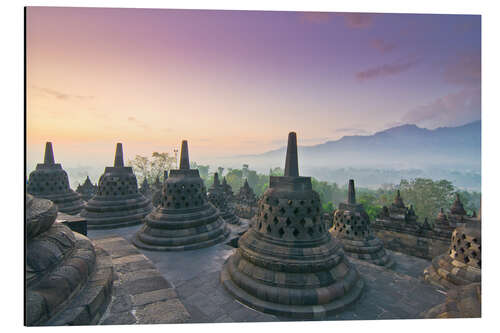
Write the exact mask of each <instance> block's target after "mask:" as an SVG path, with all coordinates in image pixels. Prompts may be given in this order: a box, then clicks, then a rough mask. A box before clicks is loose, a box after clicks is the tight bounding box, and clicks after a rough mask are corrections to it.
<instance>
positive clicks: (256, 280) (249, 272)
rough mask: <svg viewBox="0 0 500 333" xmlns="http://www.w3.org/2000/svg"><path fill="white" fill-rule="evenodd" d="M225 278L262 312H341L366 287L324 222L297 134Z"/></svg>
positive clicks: (305, 315) (311, 315)
mask: <svg viewBox="0 0 500 333" xmlns="http://www.w3.org/2000/svg"><path fill="white" fill-rule="evenodd" d="M221 281H222V283H223V285H224V287H225V288H226V289H227V290H228V291H229V293H230V294H231V295H232V296H233V297H235V298H236V299H237V300H238V301H240V302H242V303H244V304H246V305H248V306H250V307H252V308H254V309H256V310H258V311H262V312H266V313H271V314H274V315H278V316H288V317H292V318H297V319H299V318H300V319H322V318H324V317H325V316H327V315H329V314H332V313H335V312H338V311H342V310H343V309H344V308H345V307H346V306H348V305H349V304H351V303H353V302H354V301H355V300H356V299H357V298H358V297H359V296H360V294H361V292H362V290H363V286H364V282H363V280H362V279H361V278H360V276H359V274H358V272H357V270H356V268H355V267H354V266H353V265H352V264H351V263H350V262H349V261H348V260H347V258H346V257H345V255H344V251H343V250H342V245H341V244H340V242H339V241H338V240H336V239H334V238H333V237H332V236H331V235H330V233H329V232H328V230H327V229H326V228H325V225H324V223H323V221H322V213H321V201H320V198H319V195H318V193H316V192H315V191H313V190H312V185H311V178H310V177H300V176H299V169H298V159H297V137H296V134H295V133H294V132H291V133H290V134H289V135H288V148H287V155H286V163H285V174H284V176H281V177H279V176H270V177H269V188H268V189H267V190H266V192H265V193H264V195H263V196H262V198H261V199H260V201H259V212H258V215H257V217H256V220H255V224H253V225H252V227H251V228H250V229H249V230H248V231H247V232H246V233H245V234H243V236H241V238H240V239H239V241H238V249H237V250H236V252H235V253H234V254H233V255H232V256H230V257H229V258H228V260H227V261H226V263H225V264H224V267H223V269H222V272H221Z"/></svg>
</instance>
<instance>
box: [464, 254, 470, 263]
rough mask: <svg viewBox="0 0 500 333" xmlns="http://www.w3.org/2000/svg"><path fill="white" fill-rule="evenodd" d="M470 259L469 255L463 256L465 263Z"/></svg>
mask: <svg viewBox="0 0 500 333" xmlns="http://www.w3.org/2000/svg"><path fill="white" fill-rule="evenodd" d="M469 261H470V259H469V257H467V256H465V257H464V262H465V263H466V264H467V263H468V262H469Z"/></svg>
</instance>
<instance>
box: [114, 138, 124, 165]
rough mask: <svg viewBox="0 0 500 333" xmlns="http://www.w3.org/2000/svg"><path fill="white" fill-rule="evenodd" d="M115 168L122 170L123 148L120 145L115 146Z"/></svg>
mask: <svg viewBox="0 0 500 333" xmlns="http://www.w3.org/2000/svg"><path fill="white" fill-rule="evenodd" d="M114 167H115V168H123V167H124V163H123V147H122V144H121V143H117V144H116V152H115V165H114Z"/></svg>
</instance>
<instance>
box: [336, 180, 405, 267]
mask: <svg viewBox="0 0 500 333" xmlns="http://www.w3.org/2000/svg"><path fill="white" fill-rule="evenodd" d="M398 192H399V191H398ZM399 198H401V197H399ZM400 202H401V203H402V201H400ZM395 204H396V205H399V201H398V200H396V202H395ZM404 209H405V210H406V207H405V208H404ZM330 232H331V233H332V235H333V237H335V238H337V239H339V240H340V241H341V242H342V244H343V246H344V250H345V252H346V253H347V254H348V255H349V256H352V257H354V258H357V259H360V260H365V261H368V262H370V263H372V264H375V265H379V266H385V267H390V266H392V265H393V264H394V261H393V260H392V259H391V257H390V255H389V254H388V253H387V252H386V251H385V249H384V243H383V242H382V240H381V239H379V238H378V237H376V236H375V235H374V233H373V232H372V230H371V227H370V217H369V216H368V214H367V213H366V212H365V210H364V208H363V205H362V204H359V203H356V192H355V189H354V180H352V179H350V180H349V187H348V193H347V202H345V203H344V202H342V203H340V204H339V208H338V209H337V210H336V211H335V213H334V214H333V227H332V228H331V229H330Z"/></svg>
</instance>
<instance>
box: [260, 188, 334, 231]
mask: <svg viewBox="0 0 500 333" xmlns="http://www.w3.org/2000/svg"><path fill="white" fill-rule="evenodd" d="M320 204H321V203H320V199H319V195H318V194H317V193H316V192H312V200H290V199H278V198H270V197H268V196H264V197H262V199H261V200H260V201H259V207H260V210H259V219H258V221H259V223H258V225H256V226H255V227H256V228H257V231H258V232H260V233H263V234H266V235H267V236H270V237H274V238H278V239H283V240H312V239H317V238H320V237H322V236H324V233H325V231H326V228H325V225H324V224H323V223H322V219H321V208H320V207H321V206H320Z"/></svg>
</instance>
